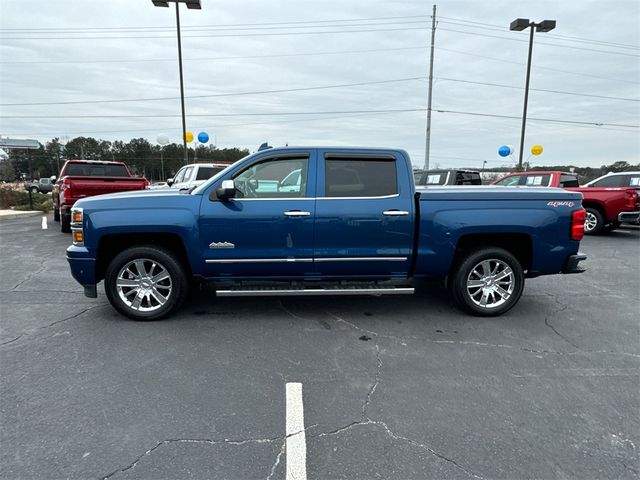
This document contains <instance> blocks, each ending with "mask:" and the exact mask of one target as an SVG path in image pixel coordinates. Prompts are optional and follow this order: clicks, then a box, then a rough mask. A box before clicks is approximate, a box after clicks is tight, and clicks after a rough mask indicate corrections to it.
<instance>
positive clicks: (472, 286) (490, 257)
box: [449, 247, 524, 317]
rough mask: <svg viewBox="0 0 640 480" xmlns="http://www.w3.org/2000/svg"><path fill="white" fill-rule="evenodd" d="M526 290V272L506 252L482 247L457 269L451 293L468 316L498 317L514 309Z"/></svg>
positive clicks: (465, 258)
mask: <svg viewBox="0 0 640 480" xmlns="http://www.w3.org/2000/svg"><path fill="white" fill-rule="evenodd" d="M523 288H524V272H523V270H522V266H521V265H520V262H519V261H518V259H517V258H516V257H514V256H513V255H512V254H511V253H509V252H508V251H507V250H504V249H502V248H495V247H482V248H477V249H475V250H472V251H470V252H468V253H467V254H465V255H464V256H463V257H462V258H461V259H460V260H459V261H458V262H457V263H456V265H455V266H454V268H453V271H452V274H451V277H450V281H449V289H450V291H451V295H452V297H453V299H454V300H455V301H456V303H457V304H458V305H459V306H460V307H461V308H462V309H463V310H465V311H466V312H468V313H471V314H472V315H477V316H481V317H495V316H498V315H502V314H503V313H505V312H506V311H508V310H509V309H511V308H512V307H513V306H514V305H515V304H516V303H517V302H518V300H519V299H520V296H521V295H522V290H523Z"/></svg>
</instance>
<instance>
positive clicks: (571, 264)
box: [562, 252, 587, 273]
mask: <svg viewBox="0 0 640 480" xmlns="http://www.w3.org/2000/svg"><path fill="white" fill-rule="evenodd" d="M586 259H587V256H586V255H585V254H584V253H580V252H578V253H576V254H575V255H569V257H568V258H567V261H566V262H565V263H564V267H562V273H582V272H584V271H585V270H586V269H585V268H582V267H580V266H579V265H578V264H579V263H580V262H581V261H583V260H586Z"/></svg>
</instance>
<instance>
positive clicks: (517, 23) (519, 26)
mask: <svg viewBox="0 0 640 480" xmlns="http://www.w3.org/2000/svg"><path fill="white" fill-rule="evenodd" d="M529 27H530V28H531V32H530V34H529V58H528V59H527V80H526V82H525V86H524V108H523V110H522V131H521V132H520V156H519V157H518V171H522V154H523V152H524V129H525V127H526V125H527V101H528V100H529V77H530V75H531V52H532V51H533V31H534V30H533V27H535V29H536V31H538V32H550V31H551V30H553V29H554V28H556V21H555V20H543V21H542V22H540V23H535V22H531V21H529V19H528V18H516V19H515V20H514V21H513V22H511V25H509V30H513V31H516V32H520V31H522V30H524V29H525V28H529Z"/></svg>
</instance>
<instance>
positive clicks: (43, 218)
mask: <svg viewBox="0 0 640 480" xmlns="http://www.w3.org/2000/svg"><path fill="white" fill-rule="evenodd" d="M47 228H48V227H47V217H42V229H43V230H46V229H47Z"/></svg>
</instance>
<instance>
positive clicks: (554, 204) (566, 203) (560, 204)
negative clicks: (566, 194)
mask: <svg viewBox="0 0 640 480" xmlns="http://www.w3.org/2000/svg"><path fill="white" fill-rule="evenodd" d="M574 205H575V202H570V201H562V202H560V201H558V200H554V201H552V202H549V203H547V206H548V207H553V208H558V207H573V206H574Z"/></svg>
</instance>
